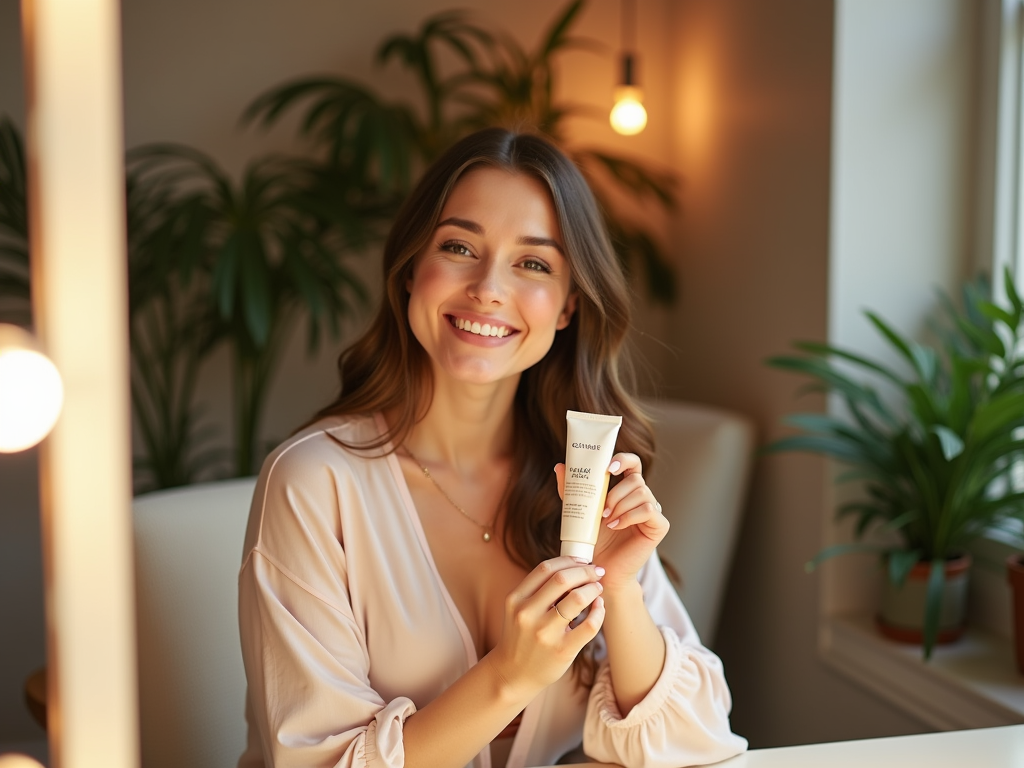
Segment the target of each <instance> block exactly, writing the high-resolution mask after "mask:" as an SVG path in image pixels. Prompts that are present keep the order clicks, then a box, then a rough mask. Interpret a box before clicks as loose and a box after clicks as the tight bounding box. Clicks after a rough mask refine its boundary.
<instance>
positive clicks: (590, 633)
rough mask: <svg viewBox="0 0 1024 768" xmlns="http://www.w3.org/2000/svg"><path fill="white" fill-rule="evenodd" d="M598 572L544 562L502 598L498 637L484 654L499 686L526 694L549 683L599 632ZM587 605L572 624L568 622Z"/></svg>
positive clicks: (566, 560) (565, 560)
mask: <svg viewBox="0 0 1024 768" xmlns="http://www.w3.org/2000/svg"><path fill="white" fill-rule="evenodd" d="M603 575H604V569H603V568H601V567H599V566H596V565H585V564H581V563H580V562H579V561H578V560H576V559H575V558H572V557H556V558H552V559H551V560H545V561H544V562H542V563H541V564H540V565H538V566H537V567H536V568H534V569H533V570H532V571H531V572H530V573H529V574H527V576H526V578H525V579H523V580H522V582H520V584H519V585H518V586H517V587H516V588H515V589H513V590H512V591H511V592H510V593H509V595H508V597H506V598H505V622H504V626H503V627H502V631H501V639H500V640H499V641H498V644H497V645H496V646H495V647H494V649H493V650H492V651H491V652H490V653H489V654H487V657H486V658H487V659H488V660H489V663H491V664H492V665H493V666H494V669H495V671H496V672H497V673H498V675H499V677H500V678H501V679H502V680H503V682H504V683H505V684H506V685H508V686H510V687H511V688H512V690H513V691H516V692H517V693H519V692H523V691H526V692H527V693H528V694H529V696H531V697H532V696H533V695H536V693H538V692H539V691H540V690H542V689H543V688H546V687H547V686H549V685H551V683H553V682H555V681H556V680H558V678H560V677H561V676H562V675H564V674H565V672H566V670H567V669H569V667H570V666H571V665H572V662H573V660H574V659H575V658H576V656H577V655H578V654H579V652H580V651H581V650H582V649H583V646H585V645H586V644H587V643H588V642H590V641H591V640H592V639H593V638H594V637H595V636H596V635H597V633H598V631H599V630H600V629H601V624H602V623H603V622H604V600H603V599H602V598H601V596H600V595H601V592H602V591H603V587H602V585H601V583H600V582H599V581H598V579H599V578H601V577H602V576H603ZM587 606H590V612H589V614H588V615H587V617H586V618H585V619H584V620H583V621H581V622H580V623H579V624H578V625H577V626H575V627H570V622H571V621H572V620H573V619H575V618H576V617H577V616H578V615H579V614H580V613H582V612H583V611H584V609H586V608H587Z"/></svg>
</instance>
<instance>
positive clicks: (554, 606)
mask: <svg viewBox="0 0 1024 768" xmlns="http://www.w3.org/2000/svg"><path fill="white" fill-rule="evenodd" d="M551 607H552V608H554V609H555V613H557V614H558V616H559V618H561V619H562V620H563V621H565V622H567V623H570V622H572V619H569V618H566V617H565V616H562V612H561V611H560V610H558V603H555V604H554V605H552V606H551Z"/></svg>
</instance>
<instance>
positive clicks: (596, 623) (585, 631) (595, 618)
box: [567, 595, 605, 657]
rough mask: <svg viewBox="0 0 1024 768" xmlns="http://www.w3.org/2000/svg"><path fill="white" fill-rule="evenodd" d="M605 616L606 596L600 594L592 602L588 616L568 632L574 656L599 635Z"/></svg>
mask: <svg viewBox="0 0 1024 768" xmlns="http://www.w3.org/2000/svg"><path fill="white" fill-rule="evenodd" d="M604 616H605V608H604V598H603V597H601V596H600V595H598V596H597V597H596V598H594V602H593V603H591V604H590V612H589V613H587V617H586V618H585V619H584V620H583V621H581V622H580V623H579V624H577V625H576V626H575V627H573V628H572V629H571V630H569V632H568V633H567V636H568V638H569V642H570V643H571V644H572V645H571V648H572V653H573V656H574V657H575V656H576V655H577V654H578V653H579V652H580V651H582V650H583V647H584V646H585V645H586V644H587V643H589V642H590V641H591V640H593V639H594V638H595V637H597V633H598V632H600V631H601V625H602V624H604Z"/></svg>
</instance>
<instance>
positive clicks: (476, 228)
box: [437, 216, 484, 235]
mask: <svg viewBox="0 0 1024 768" xmlns="http://www.w3.org/2000/svg"><path fill="white" fill-rule="evenodd" d="M441 227H459V228H460V229H465V230H468V231H469V232H472V233H473V234H474V235H482V234H483V233H484V228H483V227H481V226H480V225H479V224H477V223H476V222H475V221H470V220H469V219H458V218H456V217H454V216H450V217H448V218H447V219H445V220H444V221H439V222H438V223H437V228H438V229H440V228H441Z"/></svg>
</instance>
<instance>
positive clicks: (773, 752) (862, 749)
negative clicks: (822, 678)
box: [572, 725, 1024, 768]
mask: <svg viewBox="0 0 1024 768" xmlns="http://www.w3.org/2000/svg"><path fill="white" fill-rule="evenodd" d="M572 768H607V766H605V765H603V764H602V763H586V764H584V765H576V766H572ZM714 768H1024V725H1007V726H1004V727H1002V728H978V729H977V730H973V731H948V732H945V733H925V734H920V735H917V736H893V737H891V738H886V739H864V740H861V741H834V742H830V743H828V744H805V745H803V746H799V747H779V748H777V749H755V750H751V751H750V752H747V753H746V754H743V755H739V756H737V757H734V758H732V759H730V760H725V761H723V762H721V763H715V765H714Z"/></svg>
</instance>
